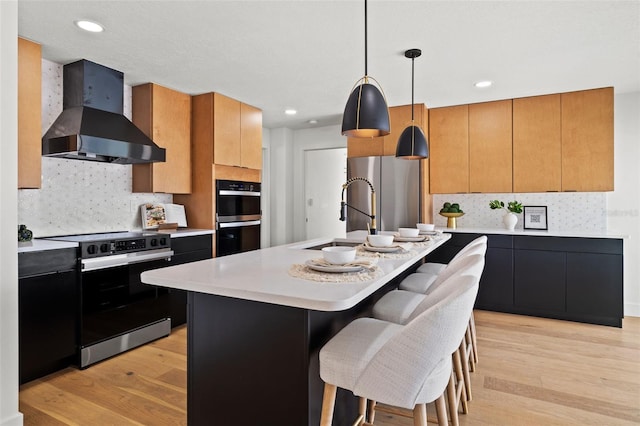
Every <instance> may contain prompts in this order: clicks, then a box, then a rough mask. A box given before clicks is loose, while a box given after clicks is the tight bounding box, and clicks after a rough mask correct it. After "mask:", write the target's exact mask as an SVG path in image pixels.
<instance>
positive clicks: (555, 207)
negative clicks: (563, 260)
mask: <svg viewBox="0 0 640 426" xmlns="http://www.w3.org/2000/svg"><path fill="white" fill-rule="evenodd" d="M491 200H500V201H503V202H504V203H505V205H506V204H507V202H509V201H514V200H517V201H519V202H520V203H522V205H523V206H547V225H548V228H549V230H551V231H605V230H606V229H607V218H606V212H607V196H606V193H604V192H543V193H525V194H511V193H508V194H504V193H502V194H434V195H433V218H434V221H435V223H436V226H447V219H446V218H445V217H442V216H440V215H439V214H438V212H439V211H440V208H442V205H443V204H444V203H445V202H451V203H458V204H460V208H461V209H462V210H463V211H464V216H462V217H460V218H458V219H457V226H458V228H503V227H504V225H503V224H502V216H503V215H504V214H505V213H506V212H505V211H504V210H491V209H490V208H489V202H490V201H491ZM523 221H524V219H523V217H522V215H521V214H520V215H518V224H517V225H516V229H522V228H523Z"/></svg>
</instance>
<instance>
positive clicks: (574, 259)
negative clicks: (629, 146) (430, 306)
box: [427, 232, 624, 327]
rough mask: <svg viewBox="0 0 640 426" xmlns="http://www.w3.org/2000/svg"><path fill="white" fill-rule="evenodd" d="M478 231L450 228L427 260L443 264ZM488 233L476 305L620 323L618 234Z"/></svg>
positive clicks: (547, 315) (619, 250)
mask: <svg viewBox="0 0 640 426" xmlns="http://www.w3.org/2000/svg"><path fill="white" fill-rule="evenodd" d="M480 235H481V234H474V233H455V232H454V233H452V235H451V239H450V240H449V241H447V242H446V243H445V244H444V245H443V246H442V247H440V248H439V249H437V250H435V251H434V252H433V253H431V254H430V255H429V256H428V257H427V261H429V262H441V263H447V262H449V261H450V260H451V258H453V256H455V254H456V253H457V252H458V251H459V250H460V249H462V247H464V246H465V245H466V244H468V243H469V242H470V241H472V240H474V239H475V238H477V237H479V236H480ZM487 237H488V247H487V254H486V257H485V268H484V272H483V274H482V278H481V279H480V288H479V290H478V297H477V299H476V305H475V307H476V308H478V309H486V310H492V311H499V312H509V313H517V314H525V315H534V316H541V317H547V318H557V319H566V320H572V321H580V322H588V323H593V324H602V325H611V326H616V327H621V326H622V318H623V316H624V312H623V245H622V239H615V238H576V237H549V236H543V235H541V236H525V235H515V236H512V235H501V234H491V235H487Z"/></svg>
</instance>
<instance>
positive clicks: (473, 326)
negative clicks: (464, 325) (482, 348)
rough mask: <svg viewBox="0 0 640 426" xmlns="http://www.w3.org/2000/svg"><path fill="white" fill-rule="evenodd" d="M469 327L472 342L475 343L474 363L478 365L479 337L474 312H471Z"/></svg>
mask: <svg viewBox="0 0 640 426" xmlns="http://www.w3.org/2000/svg"><path fill="white" fill-rule="evenodd" d="M469 326H470V328H471V342H472V343H473V361H474V363H476V364H477V363H478V336H477V335H476V320H475V318H474V317H473V311H471V318H469Z"/></svg>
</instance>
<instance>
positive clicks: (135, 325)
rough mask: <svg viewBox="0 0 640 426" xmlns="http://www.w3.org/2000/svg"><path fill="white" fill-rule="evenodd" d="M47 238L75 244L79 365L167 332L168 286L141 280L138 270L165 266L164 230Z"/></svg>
mask: <svg viewBox="0 0 640 426" xmlns="http://www.w3.org/2000/svg"><path fill="white" fill-rule="evenodd" d="M48 239H52V240H60V241H72V242H77V243H78V245H79V249H78V253H79V258H78V266H79V270H80V283H81V284H80V309H79V312H80V320H79V322H80V328H79V341H80V348H79V361H78V362H79V365H80V368H85V367H87V366H89V365H91V364H93V363H96V362H99V361H102V360H104V359H106V358H109V357H111V356H113V355H116V354H118V353H121V352H124V351H126V350H129V349H132V348H135V347H136V346H140V345H142V344H144V343H147V342H150V341H152V340H155V339H158V338H160V337H164V336H167V335H169V333H170V332H171V319H170V317H169V295H168V291H167V290H166V289H163V288H158V287H154V286H150V285H147V284H143V283H142V282H141V281H140V274H141V273H142V272H144V271H148V270H151V269H156V268H162V267H165V266H168V262H169V261H170V260H171V256H172V255H173V251H172V250H171V238H170V237H169V236H168V235H162V234H157V233H149V232H146V233H145V232H113V233H104V234H85V235H67V236H59V237H49V238H48Z"/></svg>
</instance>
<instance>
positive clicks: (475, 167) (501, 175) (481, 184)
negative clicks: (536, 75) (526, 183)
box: [469, 99, 513, 192]
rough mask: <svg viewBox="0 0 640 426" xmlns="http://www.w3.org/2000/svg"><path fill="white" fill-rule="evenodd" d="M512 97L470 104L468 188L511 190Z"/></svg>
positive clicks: (491, 190) (476, 189) (482, 190)
mask: <svg viewBox="0 0 640 426" xmlns="http://www.w3.org/2000/svg"><path fill="white" fill-rule="evenodd" d="M511 129H512V101H511V99H508V100H504V101H497V102H485V103H480V104H471V105H469V191H470V192H511V191H512V190H513V186H512V181H513V178H512V173H513V157H512V131H511Z"/></svg>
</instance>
